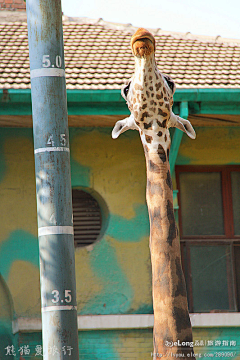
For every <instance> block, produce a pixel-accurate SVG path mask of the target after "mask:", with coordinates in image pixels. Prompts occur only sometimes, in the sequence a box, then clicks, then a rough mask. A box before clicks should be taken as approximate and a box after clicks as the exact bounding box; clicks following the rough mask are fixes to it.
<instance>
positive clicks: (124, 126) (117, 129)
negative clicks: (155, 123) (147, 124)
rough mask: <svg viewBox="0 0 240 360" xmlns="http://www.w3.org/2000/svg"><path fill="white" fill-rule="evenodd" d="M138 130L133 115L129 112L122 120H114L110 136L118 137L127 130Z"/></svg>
mask: <svg viewBox="0 0 240 360" xmlns="http://www.w3.org/2000/svg"><path fill="white" fill-rule="evenodd" d="M129 129H131V130H138V127H137V125H136V124H135V121H134V116H133V115H132V114H131V115H130V116H129V117H127V118H126V119H123V120H119V121H117V122H116V124H115V126H114V128H113V131H112V138H113V139H116V138H118V137H119V135H120V134H122V133H123V132H125V131H127V130H129Z"/></svg>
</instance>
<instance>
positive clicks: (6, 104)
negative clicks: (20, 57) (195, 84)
mask: <svg viewBox="0 0 240 360" xmlns="http://www.w3.org/2000/svg"><path fill="white" fill-rule="evenodd" d="M183 101H184V102H188V106H189V112H190V113H192V114H234V115H240V88H207V89H206V88H188V89H177V90H176V92H175V94H174V111H175V112H176V113H178V108H179V104H180V103H181V102H183ZM67 102H68V114H69V115H125V114H126V115H127V114H129V110H128V108H127V105H126V103H125V100H124V99H123V98H122V97H121V92H120V90H116V89H113V90H108V89H107V90H67ZM0 103H1V106H0V115H31V114H32V106H31V90H30V89H0Z"/></svg>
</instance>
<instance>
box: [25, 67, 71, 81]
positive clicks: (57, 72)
mask: <svg viewBox="0 0 240 360" xmlns="http://www.w3.org/2000/svg"><path fill="white" fill-rule="evenodd" d="M30 75H31V79H34V78H36V77H43V76H58V77H65V70H64V69H55V68H41V69H34V70H31V71H30Z"/></svg>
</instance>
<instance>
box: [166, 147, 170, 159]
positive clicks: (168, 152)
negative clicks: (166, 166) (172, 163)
mask: <svg viewBox="0 0 240 360" xmlns="http://www.w3.org/2000/svg"><path fill="white" fill-rule="evenodd" d="M169 154H170V150H169V148H168V149H167V158H168V161H169Z"/></svg>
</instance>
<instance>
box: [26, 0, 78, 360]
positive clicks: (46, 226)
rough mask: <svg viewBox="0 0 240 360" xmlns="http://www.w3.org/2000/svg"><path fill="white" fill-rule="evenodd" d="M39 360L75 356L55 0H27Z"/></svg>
mask: <svg viewBox="0 0 240 360" xmlns="http://www.w3.org/2000/svg"><path fill="white" fill-rule="evenodd" d="M27 18H28V39H29V56H30V70H31V93H32V113H33V135H34V154H35V173H36V191H37V213H38V238H39V256H40V281H41V302H42V335H43V358H44V360H59V359H61V360H62V359H68V360H69V359H73V360H77V359H78V358H79V355H78V328H77V306H76V305H77V304H76V280H75V259H74V238H73V218H72V191H71V178H70V153H69V133H68V118H67V100H66V82H65V67H64V50H63V31H62V10H61V0H27Z"/></svg>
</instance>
